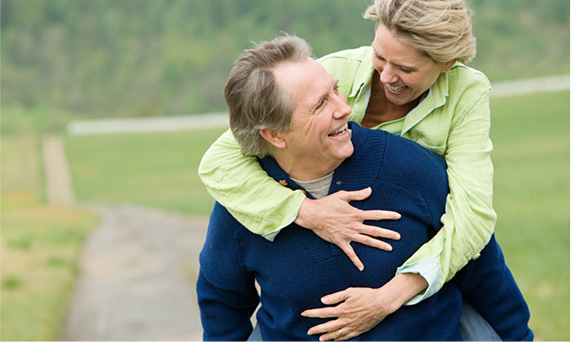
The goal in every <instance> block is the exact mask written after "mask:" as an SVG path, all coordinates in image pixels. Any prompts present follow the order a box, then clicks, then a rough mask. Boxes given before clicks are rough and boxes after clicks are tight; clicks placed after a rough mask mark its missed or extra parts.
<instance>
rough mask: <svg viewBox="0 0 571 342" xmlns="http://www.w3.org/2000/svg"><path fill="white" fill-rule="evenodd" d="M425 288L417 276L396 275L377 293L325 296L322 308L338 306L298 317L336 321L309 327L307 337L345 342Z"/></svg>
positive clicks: (348, 291) (369, 290) (363, 289)
mask: <svg viewBox="0 0 571 342" xmlns="http://www.w3.org/2000/svg"><path fill="white" fill-rule="evenodd" d="M427 286H428V283H427V282H426V280H425V279H424V278H423V277H422V276H420V275H418V274H411V273H404V274H397V275H396V276H395V277H394V278H393V279H391V280H390V281H389V282H388V283H386V284H385V285H383V286H382V287H380V288H378V289H372V288H368V287H350V288H348V289H346V290H343V291H340V292H336V293H333V294H330V295H327V296H325V297H323V298H321V301H322V302H323V304H326V305H333V304H338V305H336V306H332V307H325V308H319V309H311V310H305V311H304V312H302V313H301V315H302V316H304V317H315V318H336V319H334V320H331V321H328V322H325V323H323V324H320V325H316V326H314V327H312V328H311V329H309V331H308V332H307V334H308V335H317V334H322V335H321V336H320V337H319V340H320V341H328V340H348V339H351V338H354V337H357V336H359V335H361V334H363V333H365V332H367V331H369V330H371V329H372V328H374V327H375V326H376V325H377V324H379V323H380V322H382V321H383V320H384V319H385V317H387V316H388V315H390V314H392V313H393V312H395V311H397V310H398V309H399V308H400V307H401V306H402V305H403V304H404V303H406V302H407V301H408V300H409V299H411V298H412V297H414V296H415V295H416V294H417V293H419V292H420V291H422V290H423V289H425V288H426V287H427Z"/></svg>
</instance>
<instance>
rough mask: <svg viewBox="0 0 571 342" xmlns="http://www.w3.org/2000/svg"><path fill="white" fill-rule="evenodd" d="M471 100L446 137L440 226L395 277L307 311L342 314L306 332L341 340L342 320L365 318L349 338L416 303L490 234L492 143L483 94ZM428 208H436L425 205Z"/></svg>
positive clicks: (492, 214) (476, 252) (492, 215)
mask: <svg viewBox="0 0 571 342" xmlns="http://www.w3.org/2000/svg"><path fill="white" fill-rule="evenodd" d="M472 103H473V106H470V107H469V110H467V111H465V112H464V113H463V115H461V116H460V117H459V119H458V120H457V122H456V126H455V127H453V129H452V130H451V133H450V136H449V140H448V141H449V143H448V146H447V151H448V152H447V153H446V155H445V158H446V161H447V165H448V181H449V187H450V194H449V195H448V197H447V199H446V209H445V214H444V215H442V217H441V221H442V223H443V227H442V228H441V229H440V230H439V231H438V233H437V234H436V235H435V236H434V237H433V238H432V239H431V240H430V241H429V242H427V243H426V244H424V245H423V246H422V247H421V248H420V249H419V250H418V251H416V252H415V253H414V254H413V256H411V257H410V258H409V259H408V260H407V261H406V262H405V264H404V265H403V266H401V267H400V268H399V269H398V271H397V275H396V276H395V277H394V278H393V279H392V280H391V281H390V282H389V283H387V284H385V285H383V286H382V287H380V288H378V289H375V290H374V291H373V290H372V289H364V288H361V289H359V288H353V289H347V290H345V291H342V292H340V294H343V295H345V296H347V295H348V293H347V292H346V291H350V293H351V294H352V297H347V300H346V302H344V303H342V304H340V305H338V306H335V307H331V308H320V309H314V310H311V311H309V314H310V315H311V316H310V317H339V318H343V320H340V319H339V318H338V319H336V320H332V321H329V322H327V323H324V324H322V325H320V326H315V327H313V328H312V329H311V330H310V331H311V332H312V333H315V334H317V333H326V332H329V334H326V335H325V337H324V339H330V338H335V339H345V337H343V338H340V337H338V336H335V333H338V330H339V328H338V327H340V326H341V325H342V323H343V322H349V321H353V320H361V321H367V322H368V323H367V324H366V325H362V326H360V327H359V328H354V330H351V329H350V328H349V327H348V328H347V329H346V334H350V336H351V337H355V336H358V335H360V334H362V333H364V332H366V331H368V330H370V329H371V328H372V327H374V326H375V325H377V324H378V323H380V322H381V321H382V320H383V319H384V318H385V317H386V316H387V315H388V314H390V313H392V312H395V311H396V310H398V309H399V308H400V307H401V306H402V305H413V304H416V303H418V302H420V301H422V300H424V299H426V298H428V297H430V296H431V295H433V294H434V293H436V292H438V291H439V290H440V288H442V286H443V285H444V283H445V282H446V281H448V280H450V279H451V278H452V277H453V276H454V275H455V274H456V272H458V271H459V270H460V269H461V268H462V267H464V266H465V265H466V264H467V263H468V262H469V261H470V260H471V259H473V258H475V257H477V256H478V255H479V253H480V251H481V250H482V249H483V248H484V247H485V246H486V244H487V243H488V241H489V239H490V238H491V236H492V233H493V230H494V225H495V219H496V215H495V212H494V210H493V209H492V173H493V168H492V163H491V158H490V152H491V150H492V145H491V142H490V139H489V127H490V114H489V99H488V95H487V92H486V93H484V94H483V95H482V96H481V97H480V98H479V99H478V100H477V101H476V102H474V101H472ZM432 195H434V194H432V193H427V194H425V196H426V197H427V198H426V202H427V203H432V200H431V199H430V198H429V197H430V196H432ZM429 209H434V210H436V209H435V208H433V207H430V206H429ZM440 210H441V209H440ZM441 213H442V211H440V212H439V213H437V212H436V211H435V212H432V213H430V216H431V217H433V218H434V219H435V221H437V220H438V217H440V215H441ZM437 223H438V222H435V224H437ZM403 275H409V276H410V278H407V279H408V281H409V283H408V285H406V286H404V287H397V286H394V285H395V284H401V285H402V280H400V281H399V280H397V279H399V278H400V277H401V276H403ZM424 290H425V291H424ZM379 298H383V300H379ZM369 302H370V303H375V304H374V306H372V307H374V310H369V309H368V308H367V306H368V305H369V304H368V303H369ZM328 304H331V303H328ZM307 313H308V312H306V314H307ZM308 316H309V315H308ZM375 322H376V323H375ZM373 323H374V324H373ZM332 327H333V328H337V330H335V331H333V330H327V329H333V328H332ZM324 328H325V329H324ZM313 329H316V330H313ZM344 336H345V333H344ZM320 339H321V337H320Z"/></svg>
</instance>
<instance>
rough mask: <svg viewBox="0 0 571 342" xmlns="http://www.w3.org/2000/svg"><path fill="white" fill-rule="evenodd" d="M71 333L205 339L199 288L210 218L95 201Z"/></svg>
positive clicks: (73, 336)
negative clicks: (95, 220)
mask: <svg viewBox="0 0 571 342" xmlns="http://www.w3.org/2000/svg"><path fill="white" fill-rule="evenodd" d="M93 209H94V210H96V211H98V212H99V213H100V214H101V216H102V222H101V224H100V226H99V227H98V228H97V229H96V230H95V232H94V233H93V234H92V235H91V236H90V238H89V239H88V241H87V242H86V245H85V247H84V252H83V255H82V258H81V264H80V269H81V271H80V279H79V281H78V283H77V288H76V292H75V294H74V297H73V299H72V303H71V307H70V310H69V313H68V316H67V320H66V323H67V324H66V328H65V332H64V335H63V337H62V339H63V340H68V341H79V340H83V341H86V340H88V341H141V340H147V341H169V340H201V338H202V330H201V325H200V316H199V312H198V306H197V302H196V295H195V287H194V286H195V282H196V277H197V272H198V253H199V251H200V249H201V247H202V244H203V242H204V238H205V234H206V226H207V222H206V220H205V219H191V218H188V217H185V216H181V215H179V214H175V213H165V212H162V211H159V210H154V209H149V208H141V207H136V206H130V205H124V206H98V207H94V208H93Z"/></svg>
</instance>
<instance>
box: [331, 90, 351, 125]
mask: <svg viewBox="0 0 571 342" xmlns="http://www.w3.org/2000/svg"><path fill="white" fill-rule="evenodd" d="M336 101H337V108H336V110H335V112H334V116H335V118H336V119H341V118H344V117H346V116H349V114H351V110H352V109H351V106H349V105H348V104H347V100H346V99H345V96H343V95H341V94H339V95H338V96H337V97H336Z"/></svg>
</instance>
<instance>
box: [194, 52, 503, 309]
mask: <svg viewBox="0 0 571 342" xmlns="http://www.w3.org/2000/svg"><path fill="white" fill-rule="evenodd" d="M320 62H321V63H322V65H323V66H324V67H325V68H326V69H327V70H328V71H329V72H330V73H331V74H332V75H333V77H334V78H335V79H337V80H338V81H339V91H340V92H341V93H342V94H343V95H344V96H345V97H346V98H347V101H348V103H349V105H350V106H351V107H352V108H353V113H352V114H351V117H350V118H349V119H350V120H352V121H356V122H361V120H362V119H363V117H364V115H365V110H366V108H367V104H368V101H369V97H370V86H371V78H372V75H373V71H374V69H373V65H372V49H371V47H361V48H358V49H353V50H344V51H340V52H337V53H333V54H330V55H327V56H325V57H323V58H321V59H320ZM490 89H491V87H490V82H489V81H488V79H487V78H486V76H485V75H484V74H482V73H481V72H479V71H477V70H474V69H472V68H469V67H467V66H465V65H463V64H461V63H456V64H455V65H454V67H453V68H452V69H451V70H450V71H448V72H447V73H443V74H441V75H440V76H439V77H438V79H437V80H436V82H435V84H434V85H433V86H432V87H431V88H430V90H429V93H428V95H427V96H426V98H425V99H424V100H423V101H422V102H421V103H420V104H419V105H418V106H417V107H416V108H414V109H413V110H412V111H411V112H409V113H408V114H407V115H406V116H405V117H404V118H401V119H399V120H395V121H391V122H387V123H383V124H381V125H379V126H378V127H376V128H378V129H383V130H386V131H388V132H390V133H393V134H397V135H400V136H402V137H404V138H407V139H410V140H412V141H416V142H417V143H419V144H420V145H422V146H424V147H426V148H428V149H430V150H432V151H434V152H436V153H438V154H439V155H441V156H443V157H444V158H445V159H446V163H447V165H448V179H449V185H450V194H449V195H448V198H447V202H446V212H445V214H444V215H443V216H442V219H441V221H442V223H443V228H442V229H441V230H440V231H439V232H438V233H437V234H436V236H435V237H434V238H432V239H431V240H430V241H429V242H428V243H426V244H425V245H423V246H422V247H421V248H420V249H419V250H418V251H417V252H416V253H415V254H414V255H413V256H412V257H410V259H409V260H407V261H406V262H405V263H404V264H403V266H401V267H400V268H399V270H398V272H397V273H401V272H405V273H409V272H411V273H419V274H421V275H422V276H423V277H424V278H426V279H427V281H428V283H429V287H428V289H427V290H426V291H425V292H424V293H423V294H422V295H419V296H417V297H415V298H413V300H411V301H410V302H409V303H408V304H414V303H416V302H418V301H420V300H423V299H425V298H428V297H429V296H431V295H432V294H434V293H436V292H437V291H438V290H439V289H440V288H441V287H442V285H443V284H444V283H445V282H446V281H448V280H450V279H451V278H452V277H453V276H454V274H455V273H456V272H458V271H459V270H460V269H461V268H462V267H464V266H465V265H466V264H467V263H468V262H469V261H470V260H471V259H473V258H476V257H477V256H478V255H479V252H480V251H481V250H482V249H483V248H484V247H485V245H486V244H487V243H488V241H489V239H490V237H491V235H492V233H493V231H494V225H495V222H496V214H495V212H494V210H493V208H492V178H493V166H492V162H491V158H490V152H491V151H492V143H491V141H490V139H489V130H490V109H489V101H488V100H489V98H488V93H489V91H490ZM355 172H356V174H357V172H358V170H355ZM199 174H200V177H201V179H202V181H203V182H204V184H205V185H206V187H207V189H208V191H209V192H210V194H211V195H212V196H213V197H214V198H215V199H216V200H217V201H218V202H220V203H221V204H222V205H224V206H225V207H226V208H227V209H228V210H229V211H230V213H232V215H233V216H234V217H235V218H236V219H237V220H238V221H240V223H242V224H243V225H244V226H245V227H247V228H248V229H250V230H251V231H252V232H254V233H256V234H260V235H263V236H265V237H266V238H268V239H269V240H273V238H274V237H275V235H277V234H278V233H279V231H280V230H281V229H282V228H284V227H286V226H288V225H289V224H290V223H292V222H293V221H294V220H295V218H296V216H297V213H298V211H299V208H300V207H301V204H302V202H303V200H304V198H305V195H304V194H303V193H302V192H301V191H292V190H290V189H288V188H286V187H284V186H282V185H280V184H279V183H277V182H275V181H274V180H273V179H272V178H270V177H269V176H268V175H267V174H266V173H265V172H264V171H263V170H262V168H261V167H260V165H259V163H258V162H257V161H256V159H255V158H254V157H248V156H244V155H242V154H241V153H240V147H239V145H238V143H237V142H236V140H235V139H234V137H233V136H232V133H231V132H230V131H227V132H226V133H224V134H223V135H222V136H221V137H220V138H219V139H218V140H217V141H216V142H215V143H214V144H213V145H212V146H211V147H210V149H209V150H208V151H207V152H206V154H205V155H204V157H203V159H202V161H201V164H200V167H199ZM379 209H383V208H379Z"/></svg>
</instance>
